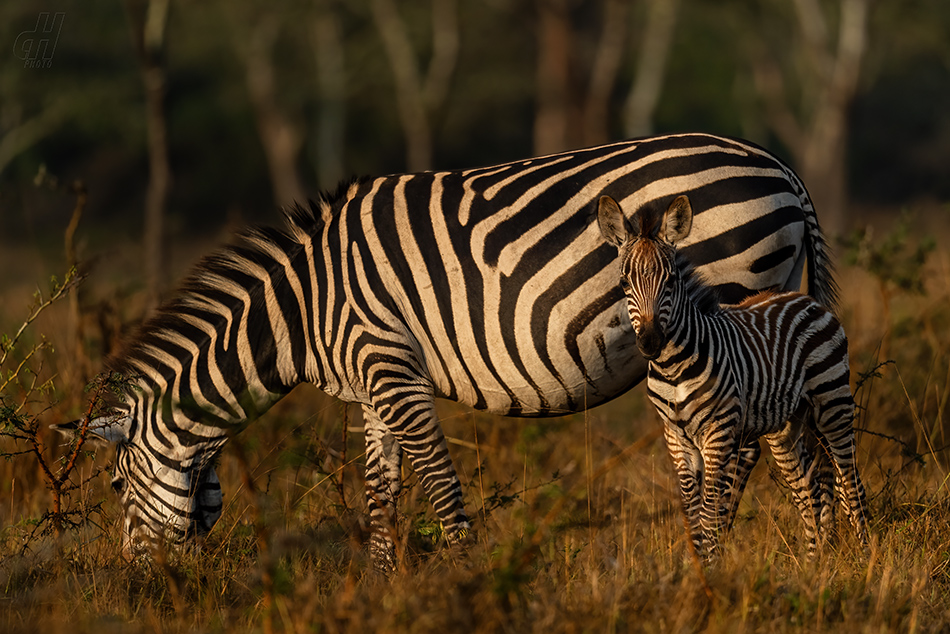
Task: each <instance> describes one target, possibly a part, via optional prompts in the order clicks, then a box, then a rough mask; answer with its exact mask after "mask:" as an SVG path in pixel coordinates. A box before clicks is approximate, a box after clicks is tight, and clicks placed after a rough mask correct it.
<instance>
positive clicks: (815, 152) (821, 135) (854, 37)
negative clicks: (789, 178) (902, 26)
mask: <svg viewBox="0 0 950 634" xmlns="http://www.w3.org/2000/svg"><path fill="white" fill-rule="evenodd" d="M763 1H764V7H763V8H764V10H765V15H763V17H762V20H763V21H766V22H768V21H769V20H773V19H774V14H772V15H768V14H769V13H771V12H770V11H769V8H770V6H771V5H774V2H770V1H766V0H763ZM789 3H790V4H791V5H792V8H793V9H794V20H793V22H794V24H795V27H796V29H797V31H796V34H797V37H798V41H797V42H796V44H795V45H794V46H787V42H786V41H785V40H784V38H775V39H772V38H769V41H764V40H763V38H762V35H765V36H766V37H768V34H770V33H773V32H776V31H778V30H781V28H785V26H784V24H783V26H782V27H778V26H775V25H774V24H773V25H772V27H773V28H772V29H761V30H753V31H752V34H753V37H752V38H751V39H750V40H749V42H750V46H749V51H748V53H749V55H748V57H749V60H750V63H751V66H752V71H753V79H754V81H755V86H756V88H757V90H758V92H759V94H760V95H761V97H762V102H763V107H764V111H765V115H766V122H767V123H768V125H769V127H770V128H771V129H772V130H773V131H774V132H775V134H776V135H777V136H778V138H779V139H781V141H782V143H783V144H784V145H785V146H786V147H787V148H788V149H789V151H790V152H791V153H792V156H793V157H794V161H795V164H796V167H797V169H798V171H799V173H800V174H801V176H802V178H803V180H804V181H805V183H806V184H807V186H808V189H809V192H810V194H811V196H812V198H813V200H814V201H815V204H816V207H817V208H818V209H819V210H820V211H821V218H822V224H823V226H824V227H825V230H826V231H829V233H831V234H840V233H841V232H842V231H843V230H844V229H845V227H846V224H847V215H846V167H845V166H846V156H845V150H846V147H847V134H848V114H849V108H850V106H851V102H852V100H853V99H854V96H855V94H856V92H857V89H858V78H859V75H860V70H861V60H862V58H863V57H864V54H865V51H866V50H867V41H868V0H838V1H837V2H836V5H837V16H836V17H837V29H835V23H834V22H831V21H830V20H829V19H828V16H827V14H826V7H825V6H823V5H822V3H820V2H819V0H789ZM835 30H836V31H837V34H836V35H834V36H833V35H832V33H833V32H834V31H835ZM773 42H777V43H778V44H779V45H783V50H782V51H781V52H777V51H775V50H774V48H773V47H770V44H772V43H773ZM783 62H784V63H783ZM793 84H796V85H795V87H794V88H793ZM796 89H797V90H796ZM796 102H797V105H796Z"/></svg>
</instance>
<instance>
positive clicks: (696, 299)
mask: <svg viewBox="0 0 950 634" xmlns="http://www.w3.org/2000/svg"><path fill="white" fill-rule="evenodd" d="M674 257H675V265H676V268H677V270H679V273H680V280H682V282H683V286H684V287H685V288H686V296H687V297H689V299H690V301H692V302H693V304H694V305H695V306H696V308H698V309H699V312H701V313H703V314H704V315H712V314H715V313H718V312H719V311H720V308H721V306H722V298H721V297H720V295H719V291H718V290H717V289H716V287H715V286H712V285H710V284H709V282H707V281H706V278H705V277H704V276H703V274H702V273H700V272H699V271H697V270H696V267H694V266H693V265H692V264H691V263H690V262H689V260H687V259H686V256H684V255H682V254H681V253H680V252H679V251H676V255H675V256H674Z"/></svg>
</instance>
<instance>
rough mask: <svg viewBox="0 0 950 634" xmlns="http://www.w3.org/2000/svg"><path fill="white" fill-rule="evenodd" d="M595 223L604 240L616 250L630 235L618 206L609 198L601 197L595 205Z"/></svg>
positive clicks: (627, 224) (625, 220)
mask: <svg viewBox="0 0 950 634" xmlns="http://www.w3.org/2000/svg"><path fill="white" fill-rule="evenodd" d="M597 222H598V224H599V225H600V234H601V235H602V236H604V240H606V241H607V242H609V243H610V244H612V245H614V246H615V247H617V248H618V249H619V248H620V246H621V245H622V244H623V243H624V242H625V241H626V240H627V238H628V237H629V236H630V234H631V233H632V231H631V228H630V223H629V222H627V219H626V218H625V217H624V215H623V211H622V210H621V209H620V205H618V204H617V201H616V200H614V199H613V198H611V197H610V196H601V197H600V201H599V202H598V203H597Z"/></svg>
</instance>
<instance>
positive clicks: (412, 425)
mask: <svg viewBox="0 0 950 634" xmlns="http://www.w3.org/2000/svg"><path fill="white" fill-rule="evenodd" d="M683 192H685V193H688V194H689V195H690V196H691V197H692V199H693V200H694V201H695V202H696V203H697V206H698V207H699V208H700V209H702V210H703V212H702V213H699V214H697V215H696V218H695V224H694V229H693V232H692V234H691V236H690V241H689V244H688V245H685V246H684V248H683V252H684V253H685V254H686V255H687V257H688V258H689V259H690V260H691V261H692V262H693V264H694V265H696V266H697V267H698V269H699V270H701V271H703V272H704V273H705V274H706V275H707V277H708V278H709V279H712V280H714V281H715V283H716V285H717V287H718V289H719V291H720V292H721V294H722V295H723V297H725V298H726V299H727V300H730V301H739V300H740V299H742V298H743V297H745V296H747V295H749V294H751V293H753V292H755V291H758V290H761V289H766V288H798V287H799V286H800V283H801V277H802V270H803V265H804V260H805V258H806V255H807V257H808V258H809V259H810V266H809V288H810V289H811V292H812V293H813V294H814V295H815V296H816V297H817V298H818V299H819V300H820V301H822V302H824V303H826V304H830V303H833V301H834V297H835V286H834V282H833V280H832V277H831V272H830V267H829V262H828V259H827V257H826V253H825V245H824V241H823V239H822V236H821V233H820V230H819V228H818V222H817V219H816V217H815V212H814V209H813V207H812V205H811V202H810V201H809V198H808V195H807V193H806V191H805V188H804V186H803V185H802V183H801V182H800V181H799V179H798V178H797V177H796V176H795V174H794V173H793V172H792V170H791V169H790V168H789V167H787V166H786V165H785V164H783V163H782V162H781V161H779V160H778V159H776V158H775V157H774V156H772V155H771V154H769V153H768V152H766V151H765V150H763V149H761V148H759V147H757V146H755V145H753V144H750V143H748V142H745V141H740V140H735V139H727V138H722V137H717V136H712V135H708V134H680V135H668V136H661V137H653V138H645V139H637V140H631V141H624V142H620V143H614V144H610V145H604V146H600V147H593V148H588V149H582V150H576V151H572V152H565V153H562V154H555V155H551V156H545V157H541V158H534V159H529V160H524V161H517V162H513V163H507V164H504V165H495V166H491V167H484V168H479V169H470V170H460V171H449V172H425V173H420V174H402V175H394V176H384V177H380V178H375V179H372V180H364V181H359V182H354V183H351V184H349V185H348V186H344V187H342V188H341V189H340V190H339V191H338V192H337V194H336V195H333V196H324V197H322V198H321V199H320V200H319V201H317V202H316V203H312V204H311V206H310V208H309V209H304V208H301V207H297V208H295V209H293V210H291V211H290V212H289V213H288V214H287V216H288V220H289V227H288V228H287V229H286V230H275V229H255V230H251V231H249V232H247V233H245V234H244V235H243V236H241V238H240V239H239V241H238V242H237V243H236V244H234V245H232V246H230V247H227V248H225V249H224V250H222V251H220V252H219V253H217V254H215V255H213V256H211V257H210V258H208V259H206V260H204V261H203V262H201V263H199V264H198V265H197V268H196V269H195V271H194V272H193V273H192V276H191V277H190V278H189V279H188V280H187V281H186V282H185V283H184V286H183V288H182V289H181V290H180V292H179V294H178V296H177V297H176V298H175V299H174V300H172V301H171V302H169V303H167V304H165V305H164V306H162V307H161V308H160V309H159V310H158V312H157V314H156V315H155V316H153V317H152V318H151V319H150V320H148V321H147V322H146V323H145V324H144V326H143V328H142V329H141V331H140V332H139V333H138V334H137V335H135V337H134V338H133V339H132V340H131V342H130V343H129V345H128V346H127V347H126V348H125V349H124V351H122V352H120V353H119V354H118V355H116V356H114V357H113V358H112V359H111V360H110V361H108V362H107V366H108V367H109V368H111V369H113V370H115V371H118V372H120V373H123V374H125V375H127V376H129V377H133V383H134V386H133V389H130V390H128V392H127V394H126V395H125V398H124V400H123V401H122V402H121V403H118V404H117V405H116V407H115V411H114V413H113V414H112V415H111V416H104V417H101V418H99V419H96V420H95V421H94V427H95V431H96V433H97V434H98V435H99V436H101V437H102V438H105V439H107V440H109V441H112V442H115V443H116V444H117V454H116V460H115V476H114V478H113V486H114V487H115V488H116V490H117V491H118V492H119V495H120V498H121V503H122V505H123V507H124V510H125V519H126V523H125V530H124V535H125V537H124V543H125V545H126V547H127V548H130V549H131V547H132V544H133V543H146V544H147V543H150V542H154V541H156V540H159V539H162V538H165V539H169V540H171V541H173V542H176V541H182V540H184V539H185V538H187V537H188V536H190V535H193V534H196V533H197V534H200V533H204V532H207V531H208V530H209V529H210V528H211V526H212V525H213V524H214V522H215V521H216V520H217V519H218V517H219V516H220V513H221V509H222V496H221V490H220V485H219V483H218V480H217V476H216V475H215V473H214V469H213V468H212V464H213V461H214V458H215V456H216V455H217V454H218V452H219V451H220V449H221V447H222V446H223V445H224V444H225V442H226V441H227V439H228V438H229V437H230V436H231V435H232V434H233V433H235V432H236V431H239V430H241V429H243V427H244V425H245V424H246V423H247V422H248V421H250V420H253V419H254V418H256V417H257V416H259V415H260V414H262V413H263V412H264V411H265V410H267V408H268V407H270V406H271V405H272V404H273V403H274V402H276V401H277V400H278V399H280V398H281V397H283V396H284V395H285V394H287V392H289V391H290V390H291V389H292V388H293V387H294V386H295V385H297V384H299V383H302V382H308V383H313V384H315V385H317V386H319V387H321V388H322V389H324V390H325V391H327V392H328V393H330V394H333V395H335V396H338V397H339V398H341V399H343V400H346V401H351V402H357V403H360V404H362V407H363V420H364V429H365V440H366V487H367V497H368V502H369V510H370V516H371V521H372V527H373V535H372V537H371V540H370V552H371V554H372V556H373V558H374V562H375V563H376V565H377V566H378V567H381V568H384V569H389V568H392V567H393V566H394V565H395V549H394V545H393V540H392V537H391V532H392V531H391V528H392V526H393V518H395V500H396V497H397V495H398V494H399V490H400V464H401V460H402V453H403V452H405V453H406V454H408V456H409V459H410V461H411V463H412V466H413V468H414V469H415V471H416V473H417V474H418V476H419V479H420V481H421V483H422V485H423V487H424V490H425V492H426V494H427V496H428V498H429V500H430V501H431V503H432V504H433V506H434V507H435V511H436V513H437V515H438V517H439V519H440V520H441V522H442V524H443V527H444V529H445V533H446V536H447V538H448V539H449V540H454V539H457V538H459V537H460V536H461V535H463V534H464V533H465V532H466V531H467V530H468V528H469V524H468V520H467V516H466V514H465V509H464V507H463V501H462V490H461V486H460V484H459V481H458V477H457V475H456V472H455V468H454V466H453V464H452V461H451V458H450V456H449V453H448V450H447V447H446V443H445V439H444V437H443V434H442V430H441V428H440V427H439V423H438V420H437V419H436V416H435V409H434V398H435V397H436V396H440V397H444V398H448V399H453V400H456V401H460V402H462V403H465V404H468V405H470V406H472V407H474V408H478V409H483V410H487V411H489V412H493V413H497V414H505V415H514V416H554V415H559V414H564V413H568V412H573V411H578V410H581V409H584V408H587V407H592V406H594V405H597V404H600V403H603V402H604V401H607V400H608V399H612V398H614V397H616V396H618V395H619V394H622V393H623V392H625V391H626V390H627V389H628V388H630V387H631V386H633V385H634V384H636V383H638V382H639V381H640V380H642V379H643V377H644V375H645V371H646V364H645V362H644V361H643V360H642V359H641V358H640V357H639V355H638V353H637V351H636V345H635V340H634V337H633V334H632V330H631V327H630V321H629V319H627V318H626V317H625V313H624V304H623V301H622V298H623V294H622V292H621V291H620V289H619V287H618V286H617V270H616V250H615V249H613V248H612V247H610V246H609V245H606V244H604V242H603V241H602V239H601V238H600V234H599V231H598V228H597V222H596V215H597V208H596V207H597V200H598V198H599V197H600V196H602V195H610V196H612V197H613V198H614V199H616V200H618V201H620V204H621V205H622V207H623V208H624V209H625V211H626V213H628V214H630V213H633V212H634V211H635V210H637V209H640V208H651V207H653V206H660V207H662V208H663V209H665V208H666V207H665V206H666V205H668V203H669V201H670V200H671V198H672V197H673V196H674V195H676V194H680V193H683Z"/></svg>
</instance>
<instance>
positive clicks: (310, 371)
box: [113, 230, 332, 451]
mask: <svg viewBox="0 0 950 634" xmlns="http://www.w3.org/2000/svg"><path fill="white" fill-rule="evenodd" d="M315 253H316V254H318V255H315ZM315 257H322V249H314V247H313V242H312V238H311V237H310V236H307V235H304V234H302V233H296V234H294V233H288V232H282V231H277V230H273V231H271V230H267V231H257V232H254V233H249V234H246V235H244V236H243V237H242V240H241V241H240V242H239V243H237V244H235V245H232V246H230V247H227V248H226V249H224V250H223V251H221V252H219V253H217V254H215V255H214V256H212V257H210V258H208V259H206V260H205V261H203V262H202V263H201V264H199V266H198V267H197V269H196V272H195V274H194V275H193V276H192V277H191V278H190V279H189V280H188V281H187V282H186V283H185V284H184V286H183V287H182V289H181V290H180V292H179V294H178V296H177V297H176V298H175V299H174V300H172V301H171V302H169V303H168V304H166V305H164V306H163V307H162V308H161V309H160V310H159V311H158V312H157V313H156V315H155V316H154V317H152V318H151V319H150V320H149V321H148V322H146V324H145V325H144V326H143V328H142V329H141V331H140V333H139V335H138V337H136V338H135V339H134V343H133V344H132V345H131V346H130V347H129V348H127V349H126V350H125V351H123V353H121V354H120V355H118V356H117V357H116V361H115V362H114V363H113V369H116V370H118V371H119V372H121V373H122V374H124V375H125V376H127V377H130V378H131V379H132V381H133V386H134V387H133V389H130V390H129V393H128V397H127V399H126V405H127V406H128V408H129V409H130V410H131V411H132V412H134V416H133V418H134V419H135V420H137V421H139V422H141V423H142V426H141V428H142V430H143V433H152V434H155V435H167V434H168V433H174V434H176V435H178V436H183V435H184V436H189V440H190V441H191V442H188V443H182V444H185V445H187V446H189V447H196V451H199V449H200V447H201V445H207V444H212V445H213V444H216V443H219V442H223V440H222V439H225V438H226V437H228V436H230V435H231V434H233V433H235V432H237V431H240V429H242V428H243V427H244V426H245V425H246V424H247V423H249V422H251V421H253V420H254V419H256V418H257V417H259V416H260V415H261V414H263V413H264V412H265V411H267V410H268V409H269V408H270V407H271V406H272V405H273V404H274V403H276V402H277V401H278V400H280V399H281V398H282V397H283V396H284V395H286V394H287V393H288V392H289V391H290V390H291V389H293V388H294V387H295V386H296V385H297V384H299V383H301V382H303V381H309V382H312V383H315V384H317V385H318V386H321V387H324V386H323V385H321V377H326V376H328V375H332V373H329V372H327V371H326V369H325V367H324V366H325V364H326V355H325V354H315V353H314V348H315V346H316V345H317V344H316V343H315V341H316V339H315V335H314V332H315V331H316V330H322V326H320V325H319V324H317V323H315V321H316V318H315V316H314V315H315V313H318V312H319V311H318V309H317V307H316V305H317V304H319V303H321V300H319V298H318V297H317V294H318V290H319V289H316V288H315V281H314V279H313V277H314V276H313V275H312V273H311V271H312V270H314V268H315V267H322V266H323V263H322V262H315V261H314V258H315ZM195 436H197V437H200V438H197V439H196V438H193V437H195Z"/></svg>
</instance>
